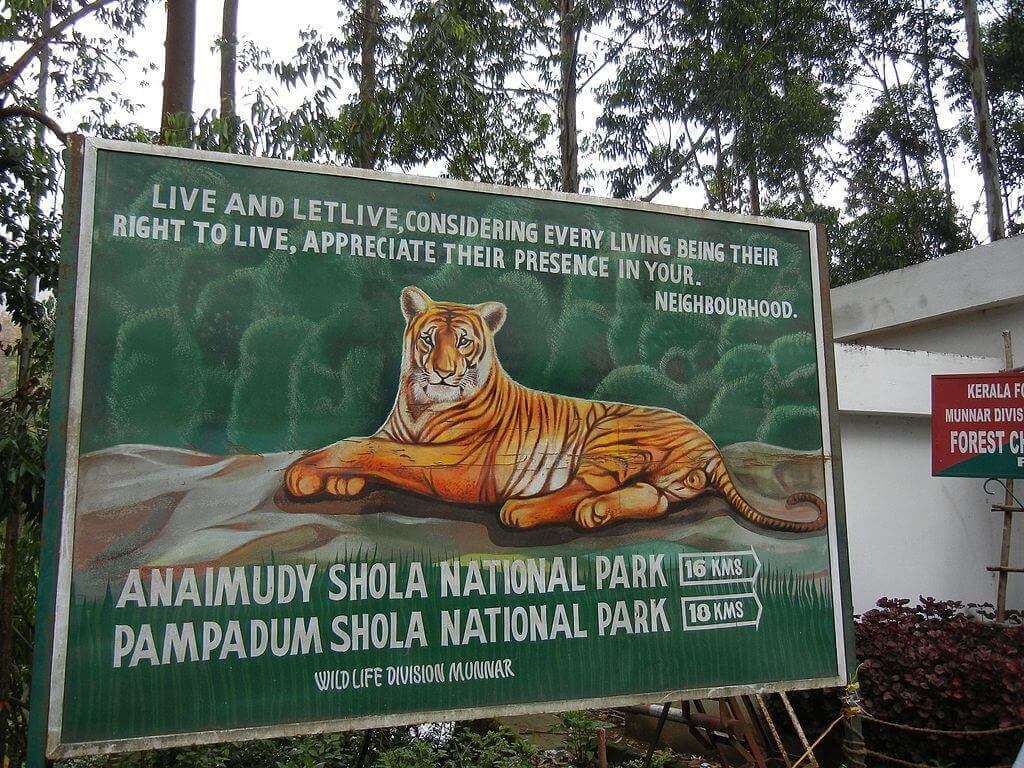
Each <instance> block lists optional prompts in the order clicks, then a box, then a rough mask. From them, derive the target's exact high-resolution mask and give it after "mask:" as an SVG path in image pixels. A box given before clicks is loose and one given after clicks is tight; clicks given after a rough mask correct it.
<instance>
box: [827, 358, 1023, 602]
mask: <svg viewBox="0 0 1024 768" xmlns="http://www.w3.org/2000/svg"><path fill="white" fill-rule="evenodd" d="M999 363H1000V361H999V360H998V359H997V358H994V357H965V356H962V355H948V354H936V353H928V352H920V351H918V352H907V351H900V350H891V349H880V348H877V347H870V346H858V345H849V344H837V345H836V377H837V386H838V395H839V410H840V418H839V426H840V431H841V437H842V448H843V475H844V485H845V499H846V519H847V529H848V533H849V550H850V578H851V583H852V590H853V603H854V610H855V611H856V612H857V613H862V612H864V611H866V610H869V609H870V608H872V607H873V606H874V605H875V603H876V602H877V600H878V598H880V597H899V598H909V599H911V600H916V599H917V598H918V597H919V596H922V595H923V596H926V597H935V598H939V599H946V600H962V601H964V602H974V603H986V602H987V603H994V602H995V593H996V577H995V575H994V574H991V573H989V572H988V571H986V570H985V566H987V565H995V564H996V563H997V562H998V559H999V543H1000V540H1001V537H1002V515H1001V514H1000V513H995V512H992V511H991V510H990V509H989V507H990V505H991V504H992V503H993V502H998V503H1002V501H1003V498H1002V493H1001V490H1000V492H999V493H998V494H997V495H996V496H988V495H986V494H985V492H984V490H983V485H984V480H975V479H961V478H934V477H932V476H931V422H930V414H931V376H932V374H933V373H972V372H983V371H991V370H995V369H997V368H998V367H999ZM1018 485H1019V486H1020V485H1024V483H1018ZM1021 490H1024V488H1022V489H1021ZM1022 495H1024V494H1022ZM1016 522H1017V525H1016V528H1015V536H1014V542H1013V547H1012V550H1011V552H1012V554H1011V564H1016V563H1018V562H1020V561H1024V517H1019V518H1018V520H1017V521H1016ZM1008 604H1009V605H1010V606H1011V607H1018V608H1020V607H1024V576H1015V575H1011V576H1010V581H1009V591H1008Z"/></svg>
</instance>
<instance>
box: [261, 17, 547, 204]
mask: <svg viewBox="0 0 1024 768" xmlns="http://www.w3.org/2000/svg"><path fill="white" fill-rule="evenodd" d="M374 2H375V3H376V0H374ZM357 3H358V4H346V5H343V6H342V24H341V27H340V30H339V32H340V34H338V35H335V36H328V35H324V34H323V33H321V32H320V31H318V30H306V31H305V32H304V33H303V42H302V45H301V46H300V48H299V50H298V51H297V52H296V55H295V56H293V57H290V58H289V59H288V60H286V61H282V62H270V61H263V62H260V63H258V64H257V66H259V67H261V68H262V69H263V70H265V71H270V72H272V73H273V74H274V75H275V76H276V77H278V78H279V79H280V80H281V81H282V82H284V83H285V84H286V85H287V86H288V87H289V88H298V87H300V86H302V85H303V84H305V85H306V86H307V92H309V91H311V93H310V95H309V96H308V97H307V98H306V99H304V100H303V101H302V103H301V104H300V105H299V106H298V107H297V108H296V109H294V110H291V111H284V110H279V109H277V108H276V107H275V106H274V104H273V102H272V98H271V97H270V96H268V95H266V94H265V93H264V92H261V91H257V93H256V98H255V104H254V107H253V112H254V120H253V122H254V123H257V122H258V123H260V125H261V126H262V127H261V128H260V129H259V131H258V133H259V136H258V137H256V138H257V139H258V140H259V141H260V142H263V147H264V148H263V149H261V150H259V151H263V152H265V153H266V154H271V155H277V156H296V157H301V158H302V159H318V160H329V161H334V162H343V163H353V164H356V165H362V166H364V167H367V166H371V167H378V168H381V167H398V168H409V167H413V166H416V165H419V164H422V163H431V162H440V163H441V164H442V165H443V167H444V170H445V172H446V173H447V174H449V175H451V176H454V177H456V178H464V179H473V180H480V181H490V182H497V183H506V184H525V183H533V184H538V183H541V181H542V180H543V179H546V175H547V173H548V170H549V169H548V168H547V163H546V159H545V158H544V152H543V146H542V145H543V142H544V139H545V137H546V135H547V132H548V130H549V122H550V121H549V119H548V117H547V115H546V114H544V112H543V110H540V109H538V108H537V103H538V101H539V100H540V99H541V98H542V97H543V94H542V93H541V92H540V91H539V90H538V89H535V88H531V87H529V86H528V85H527V84H526V83H524V82H523V81H521V80H519V79H517V73H519V72H521V71H522V70H523V69H524V63H523V58H524V55H525V46H526V43H525V38H526V33H525V32H524V29H523V25H522V23H521V19H520V17H518V16H516V15H515V14H513V13H510V12H509V10H508V9H507V8H506V7H505V6H504V5H503V4H502V3H500V2H497V1H495V0H442V1H441V2H435V1H434V0H405V3H404V4H403V5H402V6H401V22H399V19H398V18H397V17H395V16H393V15H392V14H391V10H392V9H391V8H390V7H388V6H385V5H383V4H377V5H376V7H375V8H371V7H368V6H367V2H366V0H357ZM368 21H373V22H374V23H373V24H372V27H373V30H372V31H373V38H374V39H373V46H372V48H371V47H369V46H368V42H367V37H368V36H367V35H365V34H363V33H364V32H365V31H366V30H367V29H368V27H367V22H368ZM371 50H372V55H370V52H371ZM364 62H365V63H366V65H367V66H364ZM309 86H312V88H309ZM352 86H354V87H352ZM346 90H348V91H349V92H350V93H352V92H353V91H354V93H352V95H351V96H343V95H340V94H342V93H343V92H344V91H346ZM257 118H258V119H257ZM253 130H256V127H255V125H254V126H253Z"/></svg>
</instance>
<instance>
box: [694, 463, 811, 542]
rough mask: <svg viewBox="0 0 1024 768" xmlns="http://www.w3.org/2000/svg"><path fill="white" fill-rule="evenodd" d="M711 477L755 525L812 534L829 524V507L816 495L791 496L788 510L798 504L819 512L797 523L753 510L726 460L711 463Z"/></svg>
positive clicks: (736, 508)
mask: <svg viewBox="0 0 1024 768" xmlns="http://www.w3.org/2000/svg"><path fill="white" fill-rule="evenodd" d="M706 471H707V473H708V477H709V479H710V480H711V483H710V484H711V485H712V486H714V487H715V488H716V489H718V491H719V493H721V494H722V495H723V496H724V497H725V499H726V501H728V502H729V504H731V505H732V508H733V509H735V510H736V511H737V512H738V513H739V514H740V515H742V516H743V517H744V518H746V519H747V520H749V521H750V522H752V523H753V524H754V525H758V526H761V527H762V528H767V529H768V530H772V531H787V532H790V533H810V532H811V531H820V530H821V529H822V528H824V527H825V526H826V525H827V524H828V519H827V514H828V513H827V510H826V508H825V502H824V501H823V500H822V499H821V497H819V496H817V495H815V494H813V493H804V492H801V493H793V494H790V495H789V497H788V498H787V499H786V508H787V509H791V508H792V507H795V506H796V505H797V504H805V503H809V504H812V505H814V507H815V508H816V509H817V510H818V516H817V517H816V518H815V519H814V520H809V521H807V522H796V521H793V520H783V519H781V518H778V517H772V516H770V515H766V514H764V513H763V512H760V511H758V510H756V509H754V507H752V506H751V505H750V504H749V503H748V502H747V500H746V499H744V498H743V496H741V495H740V492H739V491H738V490H737V489H736V485H735V484H734V483H733V481H732V477H730V476H729V471H728V470H727V469H726V468H725V462H724V461H722V458H721V456H716V457H714V458H713V459H711V461H709V462H708V464H707V469H706Z"/></svg>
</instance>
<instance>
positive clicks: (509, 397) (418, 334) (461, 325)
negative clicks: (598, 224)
mask: <svg viewBox="0 0 1024 768" xmlns="http://www.w3.org/2000/svg"><path fill="white" fill-rule="evenodd" d="M401 307H402V313H403V315H404V316H405V321H406V327H405V334H404V341H403V348H402V366H401V377H400V383H399V388H398V395H397V397H396V398H395V403H394V406H393V408H392V410H391V413H390V415H389V416H388V418H387V420H386V421H385V422H384V424H383V426H381V428H380V429H379V430H378V431H377V432H376V433H375V434H374V435H371V436H370V437H353V438H348V439H346V440H341V441H340V442H337V443H334V444H333V445H329V446H327V447H326V448H323V449H322V450H319V451H316V452H313V453H311V454H308V455H306V456H303V457H302V458H300V459H298V460H297V461H295V462H294V463H293V464H292V465H291V466H289V467H288V469H287V470H286V473H285V487H286V489H287V491H288V493H289V494H290V495H291V496H292V497H293V498H294V499H297V500H303V499H311V498H315V497H323V496H328V497H330V496H335V497H340V496H354V495H357V494H359V493H361V492H362V491H363V490H364V488H365V487H366V485H367V483H370V484H383V485H389V486H393V487H396V488H400V489H402V490H405V491H411V492H413V493H417V494H422V495H426V496H430V497H433V498H436V499H440V500H443V501H447V502H451V503H459V504H475V505H489V506H498V505H500V512H499V517H500V520H501V522H502V523H503V524H504V525H506V526H508V527H511V528H533V527H535V526H540V525H551V524H556V523H563V524H570V523H575V525H576V526H578V527H579V528H581V529H584V530H590V529H593V528H597V527H600V526H605V525H609V524H611V523H614V522H616V521H620V520H631V519H650V518H657V517H661V516H662V515H665V514H666V513H667V512H668V510H669V508H670V507H671V506H672V505H674V504H677V503H679V502H686V501H689V500H691V499H693V498H695V497H696V496H699V495H701V494H703V493H705V492H717V493H719V494H721V495H722V496H724V497H725V499H726V500H727V501H728V502H729V504H730V505H731V506H732V507H733V509H735V510H736V512H738V513H739V514H740V515H741V516H742V517H744V518H746V519H747V520H749V521H750V522H752V523H754V524H755V525H759V526H762V527H764V528H768V529H772V530H776V531H791V532H809V531H816V530H819V529H821V528H823V527H824V526H825V524H826V511H825V504H824V502H823V501H822V500H821V498H819V497H818V496H816V495H814V494H810V493H795V494H793V495H791V496H790V497H789V498H788V499H787V501H786V504H787V507H792V506H794V505H796V504H800V503H805V502H806V503H810V504H812V505H813V506H814V507H815V508H816V509H817V517H816V518H815V519H814V520H811V521H808V522H794V521H789V520H783V519H780V518H778V517H772V516H769V515H767V514H765V513H763V512H760V511H758V510H756V509H754V507H753V506H751V505H750V504H748V503H747V501H746V500H745V499H744V498H743V497H742V496H741V495H740V493H739V491H738V490H737V489H736V486H735V485H734V484H733V481H732V478H731V477H730V476H729V472H728V470H727V469H726V466H725V463H724V461H723V459H722V454H721V452H720V451H719V450H718V447H717V446H716V445H715V443H714V442H713V441H712V440H711V438H710V437H709V436H708V435H707V434H706V433H705V432H704V431H703V430H702V429H700V428H699V427H698V426H697V425H696V424H694V423H693V422H692V421H690V420H689V419H687V418H686V417H685V416H682V415H681V414H678V413H674V412H673V411H669V410H665V409H662V408H651V407H646V406H638V405H626V404H622V403H605V402H599V401H594V400H584V399H581V398H575V397H564V396H561V395H553V394H550V393H547V392H538V391H535V390H532V389H528V388H527V387H524V386H523V385H521V384H519V383H517V382H516V381H514V380H513V379H512V378H510V377H509V375H508V374H507V373H506V372H505V371H504V369H503V368H502V367H501V363H500V361H499V360H498V358H497V354H496V352H495V346H494V335H495V334H496V333H497V332H498V331H499V330H500V329H501V327H502V325H503V324H504V322H505V317H506V314H507V311H506V308H505V305H504V304H501V303H500V302H497V301H486V302H484V303H482V304H475V305H467V304H456V303H453V302H441V301H433V300H431V298H430V297H429V296H427V294H426V293H424V292H423V291H422V290H420V289H419V288H416V287H414V286H410V287H407V288H405V289H403V290H402V294H401Z"/></svg>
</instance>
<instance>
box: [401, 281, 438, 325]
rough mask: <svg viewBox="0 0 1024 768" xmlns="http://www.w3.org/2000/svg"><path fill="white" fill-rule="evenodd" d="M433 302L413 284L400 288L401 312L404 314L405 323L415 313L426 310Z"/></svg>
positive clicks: (414, 315)
mask: <svg viewBox="0 0 1024 768" xmlns="http://www.w3.org/2000/svg"><path fill="white" fill-rule="evenodd" d="M433 303H434V302H433V301H431V299H430V297H429V296H427V294H426V293H424V292H423V291H421V290H420V289H419V288H417V287H416V286H415V285H407V286H405V288H403V289H402V314H403V315H405V322H407V323H408V322H409V321H410V320H412V319H413V318H414V317H416V315H419V314H422V313H423V312H426V311H427V309H429V308H430V305H431V304H433Z"/></svg>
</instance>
